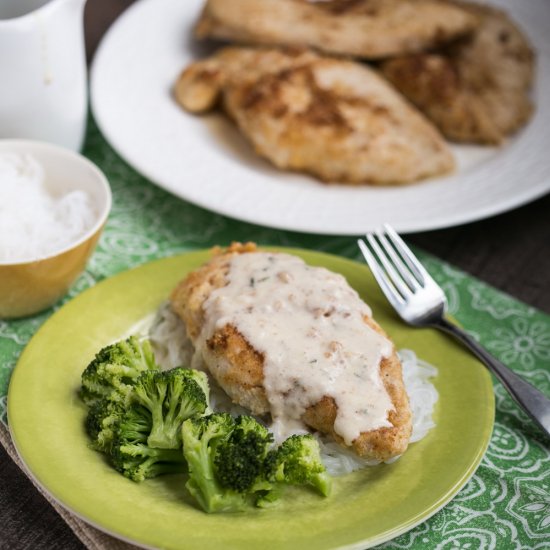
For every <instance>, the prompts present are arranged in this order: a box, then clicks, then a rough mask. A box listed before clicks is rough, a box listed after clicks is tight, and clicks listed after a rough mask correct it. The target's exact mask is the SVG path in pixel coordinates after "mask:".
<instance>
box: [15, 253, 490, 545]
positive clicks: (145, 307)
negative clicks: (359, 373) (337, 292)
mask: <svg viewBox="0 0 550 550" xmlns="http://www.w3.org/2000/svg"><path fill="white" fill-rule="evenodd" d="M279 250H282V249H279ZM285 251H287V252H291V253H295V254H297V255H298V256H301V257H302V258H304V260H305V261H306V262H308V263H310V264H312V265H322V266H325V267H327V268H328V269H331V270H333V271H336V272H340V273H342V274H343V275H344V276H345V277H346V278H347V279H348V281H349V283H350V284H351V285H352V286H353V287H354V288H356V289H357V291H358V292H359V293H360V294H361V296H362V297H363V299H364V300H365V301H366V302H367V303H369V305H370V306H371V307H372V309H373V312H374V316H375V318H376V319H377V320H378V322H379V323H380V324H381V325H382V326H383V327H384V328H385V329H386V331H387V332H388V333H389V335H390V336H391V338H392V339H393V341H394V342H395V344H396V346H397V348H398V349H402V348H410V349H412V350H414V351H415V352H416V353H417V355H418V356H419V357H420V358H422V359H424V360H426V361H428V362H429V363H431V364H433V365H435V366H437V367H438V368H439V375H438V376H437V378H436V379H435V385H436V387H437V389H438V391H439V396H440V398H439V402H438V404H437V408H436V411H435V420H436V423H437V426H436V428H434V429H433V430H432V431H431V432H430V433H429V434H428V436H427V437H426V438H425V439H423V440H422V441H420V442H419V443H415V444H413V445H411V446H410V448H409V450H408V451H407V452H406V453H405V454H404V455H403V457H402V458H401V459H399V460H398V461H396V462H394V463H393V464H391V465H385V464H384V465H380V466H376V467H372V468H367V469H366V470H362V471H359V472H355V473H353V474H350V475H347V476H344V477H341V478H338V479H337V480H336V481H335V483H334V491H333V494H332V496H331V497H330V498H328V499H323V498H321V497H319V496H317V495H316V494H313V493H310V492H308V491H304V490H296V491H290V492H289V493H288V494H287V495H286V498H285V499H284V502H283V503H282V504H281V505H280V506H279V507H278V508H274V509H272V510H251V511H250V512H246V513H239V514H226V515H207V514H205V513H203V512H201V511H200V510H198V509H197V508H195V507H194V506H193V504H192V503H191V501H190V499H189V498H188V496H187V495H186V492H185V489H184V482H185V477H184V476H183V475H173V476H165V477H160V478H157V479H153V480H148V481H146V482H144V483H141V484H137V483H134V482H132V481H129V480H127V479H126V478H124V477H123V476H121V475H120V474H118V473H117V472H115V471H114V470H113V469H112V468H111V467H110V466H109V465H108V464H107V463H106V462H105V460H104V458H103V456H102V455H101V454H99V453H96V452H94V451H92V450H90V449H89V448H88V446H87V438H86V434H85V432H84V429H83V421H84V418H85V414H86V408H85V407H84V406H83V404H82V403H81V402H80V400H79V398H78V396H77V390H78V388H79V385H80V374H81V373H82V371H83V369H84V368H85V367H86V365H87V364H88V362H89V361H90V360H91V359H92V357H93V356H94V354H95V352H96V351H97V350H99V349H100V348H101V347H102V346H104V345H106V344H108V343H110V342H112V341H114V340H117V339H119V338H122V337H124V336H126V335H128V334H129V333H131V332H133V331H135V330H137V329H138V328H139V326H140V325H143V322H144V320H146V319H150V318H151V315H152V314H154V312H155V310H156V309H157V307H158V306H159V304H160V303H161V302H162V301H164V300H166V298H167V296H168V294H169V292H170V290H171V289H172V288H173V287H174V286H175V284H176V283H177V282H178V281H179V280H180V279H181V278H183V276H184V275H185V274H186V273H188V272H189V271H190V270H192V269H194V268H196V267H197V266H199V265H200V264H202V263H203V262H204V261H205V260H206V259H207V258H208V256H209V254H208V252H206V251H202V252H195V253H190V254H185V255H182V256H176V257H172V258H166V259H163V260H159V261H155V262H152V263H149V264H146V265H143V266H141V267H139V268H136V269H133V270H131V271H127V272H125V273H122V274H120V275H117V276H115V277H112V278H110V279H108V280H106V281H103V282H102V283H100V284H98V285H97V286H95V287H93V288H91V289H89V290H87V291H86V292H84V293H82V294H81V295H80V296H78V297H77V298H76V299H74V300H72V301H71V302H69V303H68V304H67V305H65V306H64V307H63V308H61V309H60V310H59V311H58V312H57V313H55V314H54V315H53V316H52V317H51V318H50V319H49V320H48V321H47V322H46V323H45V324H44V325H43V327H42V328H41V329H40V330H39V331H38V333H37V334H36V335H35V336H34V338H33V339H32V340H31V342H30V343H29V345H28V346H27V347H26V349H25V350H24V352H23V354H22V355H21V358H20V360H19V363H18V364H17V367H16V369H15V371H14V374H13V377H12V380H11V384H10V388H9V395H8V415H9V423H10V428H11V433H12V435H13V439H14V442H15V445H16V448H17V450H18V452H19V454H20V456H21V458H22V459H23V461H24V463H25V464H26V466H27V467H28V470H29V471H30V472H31V474H32V475H33V476H34V478H35V479H36V480H37V481H38V483H39V484H40V485H41V486H42V487H43V488H44V489H46V491H47V492H48V493H50V494H51V495H52V496H53V497H54V498H55V499H56V500H58V501H59V502H60V503H61V504H62V505H63V506H64V507H66V508H67V509H68V510H70V511H72V512H73V513H75V514H77V515H78V516H80V517H81V518H83V519H84V520H86V521H87V522H89V523H91V524H92V525H95V526H96V527H99V528H100V529H102V530H104V531H106V532H108V533H110V534H112V535H114V536H116V537H119V538H122V539H125V540H128V541H131V542H135V543H138V544H140V545H145V546H151V547H156V548H167V549H184V548H200V549H201V550H208V549H216V550H218V549H220V548H224V549H239V550H244V549H248V548H250V549H256V548H264V549H265V550H269V549H275V548H285V549H290V548H296V549H300V550H302V549H304V548H316V549H322V548H366V547H368V546H372V545H375V544H377V543H380V542H383V541H386V540H389V539H391V538H393V537H395V536H397V535H399V534H401V533H404V532H405V531H408V530H409V529H411V528H412V527H414V526H415V525H418V524H419V523H421V522H422V521H424V520H426V519H427V518H428V517H430V516H431V515H432V514H434V513H435V512H436V511H437V510H439V509H440V508H441V507H443V506H444V505H445V504H446V503H447V502H449V500H450V499H451V498H452V497H453V496H454V495H455V494H456V493H457V492H458V491H459V490H460V488H461V487H462V486H463V485H464V484H465V483H466V482H467V481H468V479H469V478H470V477H471V476H472V474H473V473H474V471H475V470H476V468H477V466H478V465H479V463H480V461H481V458H482V456H483V454H484V452H485V450H486V447H487V445H488V442H489V438H490V435H491V430H492V426H493V417H494V399H493V388H492V383H491V378H490V376H489V375H488V373H487V372H486V370H485V369H484V368H483V367H482V366H481V365H480V364H479V363H478V362H477V361H476V360H475V359H473V358H472V356H470V355H469V354H468V353H467V352H466V351H464V350H463V349H462V348H460V347H458V346H457V345H455V344H454V343H453V342H452V341H451V340H450V339H448V338H447V337H445V336H444V335H441V334H439V333H436V332H435V331H432V330H429V329H411V328H409V327H407V326H405V325H404V324H403V323H402V322H400V321H399V320H398V319H397V317H396V316H395V314H394V313H393V311H392V310H391V309H390V307H389V306H388V305H387V303H386V301H385V299H384V297H383V296H382V295H381V293H380V291H379V290H378V287H377V286H376V283H375V282H374V280H373V278H372V277H371V275H370V271H369V270H368V268H367V267H365V266H363V265H360V264H358V263H355V262H352V261H349V260H345V259H342V258H338V257H335V256H330V255H326V254H320V253H316V252H307V251H303V250H285Z"/></svg>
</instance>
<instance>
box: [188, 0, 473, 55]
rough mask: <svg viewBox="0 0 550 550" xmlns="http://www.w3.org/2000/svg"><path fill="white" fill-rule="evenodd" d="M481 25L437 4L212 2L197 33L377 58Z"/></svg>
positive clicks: (421, 0) (390, 0)
mask: <svg viewBox="0 0 550 550" xmlns="http://www.w3.org/2000/svg"><path fill="white" fill-rule="evenodd" d="M476 24H477V21H476V18H475V17H473V16H472V15H471V14H470V13H468V12H465V11H463V10H462V9H460V8H459V7H456V6H453V5H449V4H446V3H444V2H438V1H435V0H412V1H411V0H331V1H326V0H324V1H317V2H315V1H309V0H208V1H207V3H206V6H205V8H204V11H203V13H202V16H201V18H200V20H199V22H198V24H197V26H196V35H197V36H198V37H199V38H206V37H213V38H220V39H224V40H230V41H232V42H237V43H240V44H264V45H283V46H311V47H314V48H316V49H319V50H321V51H325V52H328V53H336V54H344V55H351V56H357V57H362V58H368V59H378V58H383V57H388V56H392V55H399V54H405V53H411V52H418V51H424V50H426V49H427V48H431V47H434V46H436V45H439V44H442V43H445V42H447V41H449V40H450V39H453V38H456V37H457V36H460V35H463V34H465V33H468V32H470V31H471V30H472V29H473V28H474V27H475V26H476Z"/></svg>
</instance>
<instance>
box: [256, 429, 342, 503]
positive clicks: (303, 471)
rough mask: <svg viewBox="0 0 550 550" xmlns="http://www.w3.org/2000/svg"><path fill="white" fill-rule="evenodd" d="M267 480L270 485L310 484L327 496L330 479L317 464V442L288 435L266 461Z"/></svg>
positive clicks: (322, 466)
mask: <svg viewBox="0 0 550 550" xmlns="http://www.w3.org/2000/svg"><path fill="white" fill-rule="evenodd" d="M266 469H267V470H268V474H267V477H268V479H269V480H271V481H272V482H274V483H283V484H288V485H311V486H312V487H314V488H315V489H317V491H319V492H320V493H321V494H322V495H324V496H329V494H330V491H331V488H332V478H331V477H330V475H329V474H328V473H327V471H326V469H325V466H324V464H323V462H322V461H321V452H320V449H319V443H318V442H317V441H316V439H315V438H314V437H313V436H311V435H292V436H290V437H289V438H288V439H286V440H285V441H284V442H283V443H282V444H281V445H280V447H279V448H278V449H275V450H272V451H270V452H269V454H268V456H267V458H266Z"/></svg>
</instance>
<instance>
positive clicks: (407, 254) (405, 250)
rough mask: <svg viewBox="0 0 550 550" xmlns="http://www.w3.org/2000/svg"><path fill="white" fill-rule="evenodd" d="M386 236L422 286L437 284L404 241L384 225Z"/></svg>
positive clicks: (392, 229) (389, 227) (391, 228)
mask: <svg viewBox="0 0 550 550" xmlns="http://www.w3.org/2000/svg"><path fill="white" fill-rule="evenodd" d="M383 227H384V230H385V231H386V234H387V235H388V237H389V238H390V240H391V242H392V244H393V246H394V247H395V249H396V250H397V252H398V253H399V254H400V255H401V257H402V258H403V260H404V261H405V263H406V264H407V266H408V267H409V269H410V270H411V271H412V272H413V273H414V275H415V277H416V278H417V279H418V280H419V281H420V283H421V284H422V285H425V284H426V283H428V282H435V281H434V280H433V279H432V276H431V275H430V274H429V273H428V272H427V271H426V269H425V268H424V266H423V265H422V264H421V263H420V261H419V260H418V258H417V257H416V256H415V255H414V254H413V252H412V250H411V249H410V248H409V247H408V246H407V245H406V244H405V242H404V241H403V239H402V238H401V237H400V236H399V235H398V234H397V232H396V231H395V229H394V228H393V227H392V226H391V225H389V224H387V223H385V224H384V225H383Z"/></svg>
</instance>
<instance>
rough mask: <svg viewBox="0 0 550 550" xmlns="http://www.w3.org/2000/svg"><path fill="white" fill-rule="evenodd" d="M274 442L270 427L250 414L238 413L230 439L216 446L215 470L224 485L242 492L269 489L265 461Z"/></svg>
mask: <svg viewBox="0 0 550 550" xmlns="http://www.w3.org/2000/svg"><path fill="white" fill-rule="evenodd" d="M272 442H273V435H272V434H271V433H270V432H269V431H268V429H267V428H266V427H265V426H263V425H262V424H260V423H259V422H257V421H256V420H255V419H254V418H252V417H250V416H239V417H237V418H236V419H235V426H234V428H233V431H232V433H231V436H230V437H229V439H228V440H227V441H226V442H225V443H224V444H223V445H218V446H217V447H216V452H215V454H214V471H215V474H216V478H217V479H218V481H219V482H220V484H221V485H222V486H223V487H226V488H228V489H234V490H235V491H238V492H240V493H244V492H246V491H251V490H252V491H257V490H259V489H260V488H262V489H264V490H267V489H268V487H266V485H265V483H264V473H265V472H264V461H265V458H266V456H267V453H268V451H269V449H270V447H271V444H272Z"/></svg>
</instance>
